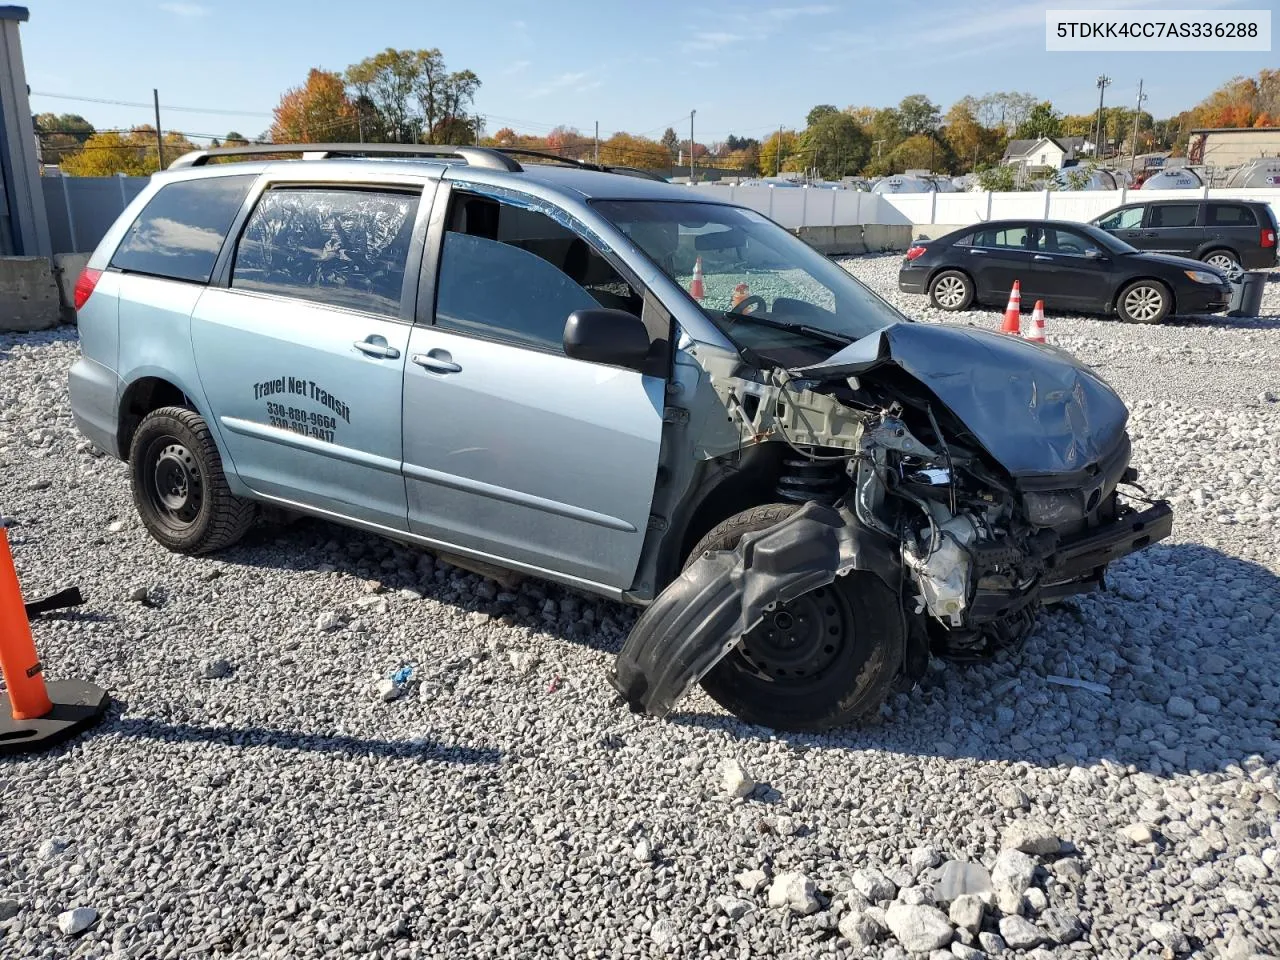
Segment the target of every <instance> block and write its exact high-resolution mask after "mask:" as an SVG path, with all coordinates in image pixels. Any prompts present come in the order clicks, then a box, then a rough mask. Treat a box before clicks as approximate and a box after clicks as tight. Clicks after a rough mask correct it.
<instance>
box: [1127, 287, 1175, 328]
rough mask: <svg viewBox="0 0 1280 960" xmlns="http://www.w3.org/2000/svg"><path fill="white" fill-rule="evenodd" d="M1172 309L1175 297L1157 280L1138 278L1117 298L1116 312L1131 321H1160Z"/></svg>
mask: <svg viewBox="0 0 1280 960" xmlns="http://www.w3.org/2000/svg"><path fill="white" fill-rule="evenodd" d="M1172 309H1173V297H1172V296H1171V295H1170V294H1169V291H1168V289H1167V288H1166V287H1165V286H1164V284H1162V283H1158V282H1157V281H1155V280H1136V281H1134V282H1133V283H1131V284H1129V286H1127V287H1125V288H1124V289H1123V290H1121V291H1120V296H1119V297H1117V298H1116V312H1117V313H1119V314H1120V319H1122V320H1126V321H1128V322H1129V323H1160V322H1161V321H1162V320H1164V318H1165V317H1167V316H1168V315H1169V311H1170V310H1172Z"/></svg>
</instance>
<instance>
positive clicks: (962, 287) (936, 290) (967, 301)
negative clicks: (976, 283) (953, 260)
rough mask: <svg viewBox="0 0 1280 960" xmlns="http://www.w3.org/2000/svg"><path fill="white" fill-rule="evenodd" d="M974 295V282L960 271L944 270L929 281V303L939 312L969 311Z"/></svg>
mask: <svg viewBox="0 0 1280 960" xmlns="http://www.w3.org/2000/svg"><path fill="white" fill-rule="evenodd" d="M973 294H974V289H973V281H972V280H970V279H969V277H968V276H967V275H966V274H964V273H961V272H960V271H959V270H943V271H942V272H941V273H939V274H938V275H937V276H936V277H934V278H933V279H932V280H930V281H929V302H930V303H931V304H933V305H934V306H935V307H937V308H938V309H939V310H968V309H969V307H970V306H972V304H973Z"/></svg>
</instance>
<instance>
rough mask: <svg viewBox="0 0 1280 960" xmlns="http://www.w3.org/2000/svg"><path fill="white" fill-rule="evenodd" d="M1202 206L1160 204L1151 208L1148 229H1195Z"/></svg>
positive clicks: (1193, 204) (1192, 204)
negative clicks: (1197, 214) (1197, 215)
mask: <svg viewBox="0 0 1280 960" xmlns="http://www.w3.org/2000/svg"><path fill="white" fill-rule="evenodd" d="M1199 209H1200V205H1199V204H1195V203H1158V204H1156V205H1155V206H1153V207H1152V208H1151V216H1150V218H1149V219H1148V220H1147V226H1148V227H1194V226H1195V225H1196V213H1197V212H1198V211H1199Z"/></svg>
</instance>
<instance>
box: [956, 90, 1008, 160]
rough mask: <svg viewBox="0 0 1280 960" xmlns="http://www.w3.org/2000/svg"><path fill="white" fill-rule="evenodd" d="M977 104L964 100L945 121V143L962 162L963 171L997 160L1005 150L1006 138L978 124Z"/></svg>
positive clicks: (972, 99)
mask: <svg viewBox="0 0 1280 960" xmlns="http://www.w3.org/2000/svg"><path fill="white" fill-rule="evenodd" d="M976 108H977V101H976V100H975V99H974V98H973V97H964V98H962V99H960V100H958V101H956V102H955V103H954V104H952V106H951V109H950V110H948V111H947V115H946V116H945V117H943V120H942V139H943V141H944V142H945V143H946V145H947V147H948V148H949V149H950V151H951V152H952V153H953V154H954V155H955V157H956V158H957V160H958V161H959V164H960V167H961V169H964V168H968V169H970V170H973V169H976V168H977V167H978V166H979V165H981V164H984V163H991V162H993V161H995V160H998V159H999V157H1000V153H1001V151H1003V149H1004V140H1005V138H1004V135H1003V133H1002V132H1001V131H999V130H992V129H991V128H990V127H984V126H983V125H982V124H981V123H979V122H978V116H977V109H976Z"/></svg>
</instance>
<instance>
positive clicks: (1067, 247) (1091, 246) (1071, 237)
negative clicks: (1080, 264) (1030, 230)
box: [1039, 227, 1102, 257]
mask: <svg viewBox="0 0 1280 960" xmlns="http://www.w3.org/2000/svg"><path fill="white" fill-rule="evenodd" d="M1039 249H1041V250H1043V251H1045V252H1046V253H1060V254H1066V255H1068V256H1076V257H1082V256H1084V255H1085V254H1086V253H1087V252H1088V251H1090V250H1095V251H1097V252H1098V253H1102V248H1101V247H1099V246H1098V245H1097V244H1096V243H1095V242H1094V241H1093V240H1091V239H1089V238H1088V237H1086V236H1085V235H1084V234H1082V233H1076V232H1075V231H1074V230H1062V229H1060V228H1056V227H1041V228H1040V247H1039Z"/></svg>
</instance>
